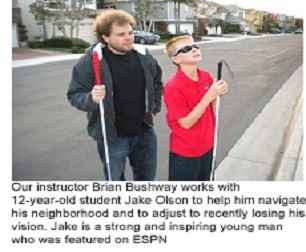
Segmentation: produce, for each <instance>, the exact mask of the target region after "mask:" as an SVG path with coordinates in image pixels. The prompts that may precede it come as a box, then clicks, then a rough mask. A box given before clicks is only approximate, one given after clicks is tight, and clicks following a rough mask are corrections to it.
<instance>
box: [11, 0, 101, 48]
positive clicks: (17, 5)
mask: <svg viewBox="0 0 306 252" xmlns="http://www.w3.org/2000/svg"><path fill="white" fill-rule="evenodd" d="M35 2H36V1H35V0H12V14H13V15H12V16H13V20H12V47H19V39H18V31H17V28H18V23H20V22H22V23H23V24H24V25H25V26H26V27H27V30H28V37H29V40H34V39H37V38H43V37H45V34H44V33H46V38H51V37H53V36H63V33H62V32H60V31H59V29H58V27H57V25H55V24H54V22H53V21H52V20H50V21H46V22H45V29H44V28H43V25H41V24H39V22H38V21H37V20H35V17H34V15H33V14H32V13H30V7H29V6H30V5H31V4H32V3H35ZM70 2H71V0H65V3H66V5H67V8H68V9H69V4H70ZM55 3H56V1H52V0H50V1H48V2H47V1H46V5H47V7H48V8H49V10H50V11H54V12H56V11H57V9H56V8H55ZM86 9H88V10H91V12H90V13H89V14H90V15H89V17H88V18H86V19H84V20H82V21H81V23H80V26H79V32H78V37H79V38H82V39H83V40H85V41H87V42H95V41H96V38H95V36H94V34H93V30H92V23H93V21H94V18H95V16H96V15H97V14H99V13H100V12H101V10H96V3H95V1H94V2H93V3H91V4H87V5H86ZM65 28H67V31H68V32H67V33H68V34H69V29H70V28H69V26H68V25H67V26H65Z"/></svg>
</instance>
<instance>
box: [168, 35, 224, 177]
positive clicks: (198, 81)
mask: <svg viewBox="0 0 306 252" xmlns="http://www.w3.org/2000/svg"><path fill="white" fill-rule="evenodd" d="M165 53H166V54H167V55H168V56H169V58H170V59H171V60H172V62H173V63H174V64H175V65H176V66H177V67H178V69H177V72H176V74H175V75H174V76H173V77H172V78H171V79H170V80H169V81H168V82H167V84H166V86H165V90H164V99H165V104H166V108H167V123H168V125H169V127H170V128H171V134H170V153H169V180H170V181H208V180H209V179H210V173H211V164H212V154H213V144H214V128H215V115H214V103H215V99H216V98H217V97H218V96H219V95H223V94H225V93H226V92H227V91H228V85H227V84H226V82H225V81H223V80H219V81H215V80H213V79H212V77H211V76H210V74H209V73H208V72H205V71H202V70H200V69H198V64H199V63H200V62H201V60H202V57H201V51H200V50H199V47H198V46H197V45H195V44H194V41H193V39H192V37H190V36H180V37H176V38H173V39H171V40H170V41H168V42H167V44H166V47H165Z"/></svg>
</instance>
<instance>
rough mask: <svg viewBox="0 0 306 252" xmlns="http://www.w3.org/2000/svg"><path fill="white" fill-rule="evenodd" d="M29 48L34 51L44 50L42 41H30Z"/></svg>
mask: <svg viewBox="0 0 306 252" xmlns="http://www.w3.org/2000/svg"><path fill="white" fill-rule="evenodd" d="M28 46H29V47H30V48H33V49H37V48H42V47H43V42H40V41H29V44H28Z"/></svg>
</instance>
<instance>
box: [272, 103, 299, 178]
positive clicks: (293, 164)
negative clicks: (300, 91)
mask: <svg viewBox="0 0 306 252" xmlns="http://www.w3.org/2000/svg"><path fill="white" fill-rule="evenodd" d="M302 104H303V101H302V99H301V101H300V102H299V104H298V106H297V110H298V111H297V113H298V115H297V117H298V118H297V119H296V123H295V126H294V129H293V132H292V135H291V138H290V143H289V145H288V148H287V149H286V151H285V153H284V155H283V157H282V159H281V162H280V168H279V170H278V173H277V174H276V177H275V180H277V181H294V180H295V181H303V151H302V150H303V119H302V116H303V108H302Z"/></svg>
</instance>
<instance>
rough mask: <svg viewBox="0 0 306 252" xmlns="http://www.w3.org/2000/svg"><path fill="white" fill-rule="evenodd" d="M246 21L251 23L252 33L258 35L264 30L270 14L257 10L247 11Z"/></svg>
mask: <svg viewBox="0 0 306 252" xmlns="http://www.w3.org/2000/svg"><path fill="white" fill-rule="evenodd" d="M245 12H246V19H247V20H248V21H249V22H250V32H251V33H257V32H258V31H261V30H263V29H264V21H265V20H266V18H267V17H268V15H269V12H264V11H257V10H255V9H246V10H245Z"/></svg>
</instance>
